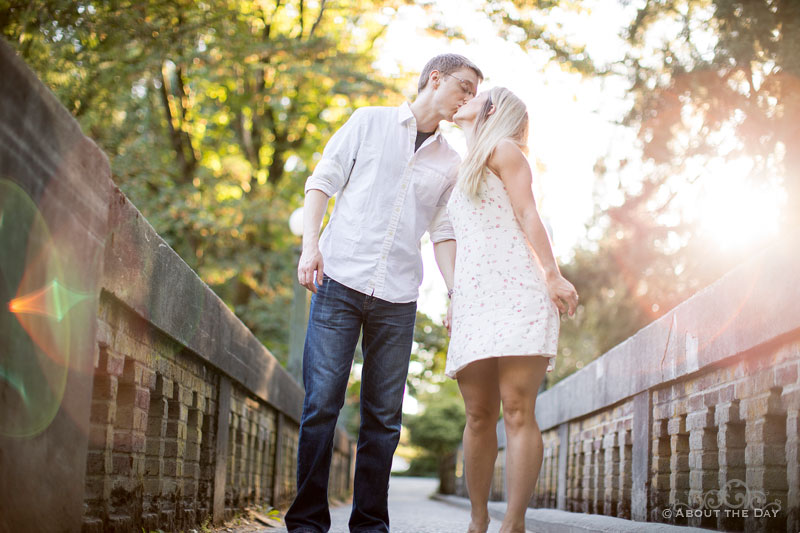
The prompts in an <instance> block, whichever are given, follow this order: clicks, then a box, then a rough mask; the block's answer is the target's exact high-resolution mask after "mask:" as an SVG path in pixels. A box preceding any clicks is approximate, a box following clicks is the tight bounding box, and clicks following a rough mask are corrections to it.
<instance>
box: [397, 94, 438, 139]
mask: <svg viewBox="0 0 800 533" xmlns="http://www.w3.org/2000/svg"><path fill="white" fill-rule="evenodd" d="M409 120H414V113H413V112H412V111H411V106H410V105H409V103H408V101H405V102H403V103H402V104H400V106H399V107H398V108H397V122H398V123H400V124H405V123H406V122H408V121H409ZM432 137H433V138H434V139H436V140H438V141H439V142H441V141H442V140H444V137H442V128H440V127H439V126H436V131H434V132H433V135H432Z"/></svg>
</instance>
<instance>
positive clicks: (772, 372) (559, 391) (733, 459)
mask: <svg viewBox="0 0 800 533" xmlns="http://www.w3.org/2000/svg"><path fill="white" fill-rule="evenodd" d="M797 242H800V235H794V236H793V237H791V236H790V237H787V238H785V239H784V243H785V244H782V245H777V246H775V247H773V248H771V249H768V250H766V251H765V252H763V253H762V254H760V255H758V256H756V257H754V258H752V259H751V260H750V261H749V262H748V263H746V264H743V265H741V266H740V267H738V268H737V269H735V270H733V271H732V272H730V273H728V274H727V275H726V276H724V277H723V278H722V279H720V280H719V281H718V282H716V283H715V284H713V285H711V286H710V287H708V288H706V289H705V290H703V291H701V292H700V293H698V294H697V295H695V296H694V297H692V298H690V299H689V300H687V301H686V302H684V303H683V304H681V305H679V306H678V307H676V308H675V309H673V310H672V311H670V312H669V313H667V314H666V315H664V316H663V317H661V318H660V319H659V320H657V321H656V322H654V323H652V324H650V325H649V326H647V327H645V328H644V329H642V330H641V331H639V332H638V333H636V334H635V335H634V336H632V337H631V338H630V339H628V340H626V341H625V342H623V343H622V344H620V345H618V346H616V347H615V348H613V349H612V350H610V351H609V352H608V353H606V354H604V355H603V356H602V357H600V358H598V359H597V360H595V361H593V362H592V363H591V364H589V365H587V366H586V367H585V368H583V369H582V370H580V371H578V372H577V373H575V374H573V375H572V376H569V377H568V378H566V379H564V380H562V381H561V382H559V383H557V384H556V385H555V386H553V387H552V388H551V389H550V390H548V391H546V392H544V393H543V394H541V395H540V396H539V398H538V400H537V406H536V413H537V420H538V422H539V425H540V428H541V430H542V435H543V441H544V461H543V465H542V470H541V474H540V476H539V481H538V484H537V486H536V491H535V494H534V497H533V499H532V501H531V507H536V508H556V509H562V510H566V511H573V512H580V513H592V514H598V515H607V516H613V517H620V518H625V519H632V520H636V521H650V522H661V523H667V524H675V525H691V526H699V527H705V528H712V529H720V530H726V531H754V532H755V531H788V532H795V531H798V529H800V517H799V516H798V509H799V508H800V446H798V444H799V443H800V425H799V424H798V410H800V381H798V363H800V285H798V283H797V280H798V278H797V273H798V272H800V248H798V247H797ZM498 434H499V435H502V434H503V427H502V421H501V422H500V424H499V426H498ZM499 443H500V448H501V449H500V454H499V456H498V460H497V465H496V475H495V483H494V486H493V489H492V496H493V498H494V499H498V500H503V499H505V490H504V471H503V470H504V447H505V444H504V438H501V439H499ZM456 474H457V486H458V487H459V493H460V494H461V495H464V496H466V488H465V486H464V483H463V464H459V466H458V468H457V472H456ZM688 509H693V510H696V509H702V510H703V512H702V513H699V512H693V513H689V512H688V511H687V510H688ZM715 510H717V511H715ZM775 510H777V516H772V515H773V514H774V513H773V511H775ZM670 513H671V517H669V518H668V517H667V515H668V514H670ZM690 514H691V515H692V516H689V515H690ZM767 515H769V516H767Z"/></svg>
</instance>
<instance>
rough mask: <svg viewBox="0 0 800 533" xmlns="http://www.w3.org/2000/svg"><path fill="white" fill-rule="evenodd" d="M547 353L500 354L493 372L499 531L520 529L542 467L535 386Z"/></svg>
mask: <svg viewBox="0 0 800 533" xmlns="http://www.w3.org/2000/svg"><path fill="white" fill-rule="evenodd" d="M547 363H548V360H547V357H520V356H513V357H500V358H498V360H497V372H498V377H499V383H500V398H501V400H502V402H503V422H504V424H505V427H506V484H507V500H508V506H507V508H506V516H505V518H504V519H503V524H502V525H501V526H500V532H501V533H524V532H525V511H526V510H527V508H528V503H529V502H530V500H531V497H532V496H533V490H534V487H535V486H536V480H537V479H538V478H539V470H540V469H541V467H542V451H543V447H542V433H541V432H540V431H539V425H538V424H537V423H536V416H535V411H534V409H535V407H536V395H537V393H538V392H539V386H540V385H541V383H542V380H543V379H544V375H545V373H546V371H547Z"/></svg>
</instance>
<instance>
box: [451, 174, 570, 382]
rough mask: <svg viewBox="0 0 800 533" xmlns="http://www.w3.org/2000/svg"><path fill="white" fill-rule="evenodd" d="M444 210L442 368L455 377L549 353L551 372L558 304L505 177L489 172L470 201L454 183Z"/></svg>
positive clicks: (555, 340)
mask: <svg viewBox="0 0 800 533" xmlns="http://www.w3.org/2000/svg"><path fill="white" fill-rule="evenodd" d="M447 214H448V216H449V217H450V221H451V222H452V224H453V229H454V230H455V235H456V243H457V247H458V248H457V253H456V270H455V282H454V287H453V288H454V292H453V297H452V302H451V303H452V306H453V315H452V318H453V327H452V333H451V337H450V347H449V349H448V351H447V364H446V366H445V374H446V375H447V376H448V377H451V378H455V376H456V373H458V371H459V370H461V369H462V368H464V367H465V366H466V365H468V364H469V363H472V362H473V361H477V360H480V359H486V358H490V357H499V356H508V355H537V356H546V357H549V364H548V366H547V371H548V372H550V371H552V370H553V364H554V362H555V355H556V350H557V348H558V332H559V320H560V318H559V314H558V308H557V307H556V305H555V304H554V303H553V301H552V300H551V299H550V297H549V296H548V292H547V286H546V284H545V281H544V272H543V271H542V269H541V266H540V265H539V263H538V262H537V260H536V257H535V255H534V252H533V250H532V248H531V247H530V245H529V244H528V241H527V239H526V237H525V235H524V233H523V232H522V228H521V227H520V225H519V222H517V218H516V217H515V216H514V211H513V209H512V207H511V201H510V200H509V197H508V192H507V191H506V188H505V186H504V185H503V182H502V181H501V180H500V179H499V178H498V177H497V176H495V175H494V174H492V173H491V172H487V175H486V179H484V180H483V183H482V184H481V186H480V190H479V194H478V197H477V198H474V199H473V198H470V197H469V196H467V194H466V193H465V192H464V191H463V190H462V189H461V187H460V186H459V185H457V186H456V187H455V189H454V190H453V193H452V194H451V196H450V200H449V202H448V203H447Z"/></svg>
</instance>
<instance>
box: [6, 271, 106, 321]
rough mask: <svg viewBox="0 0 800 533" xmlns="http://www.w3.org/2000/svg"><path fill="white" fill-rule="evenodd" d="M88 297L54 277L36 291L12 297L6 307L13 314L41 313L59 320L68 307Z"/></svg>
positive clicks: (70, 307)
mask: <svg viewBox="0 0 800 533" xmlns="http://www.w3.org/2000/svg"><path fill="white" fill-rule="evenodd" d="M90 297H91V295H89V294H84V293H80V292H76V291H73V290H70V289H68V288H67V287H64V286H63V285H62V284H60V283H59V282H58V280H55V279H54V280H53V281H51V282H50V284H49V285H47V286H46V287H44V288H42V289H39V290H38V291H35V292H33V293H30V294H27V295H25V296H20V297H18V298H14V299H13V300H11V301H10V302H9V303H8V309H9V311H11V312H12V313H14V314H28V315H41V316H45V317H49V318H53V319H55V320H56V321H58V322H61V321H62V320H63V319H64V316H66V314H67V313H69V310H70V309H72V308H73V307H74V306H76V305H78V304H79V303H81V302H82V301H83V300H86V299H87V298H90Z"/></svg>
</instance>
